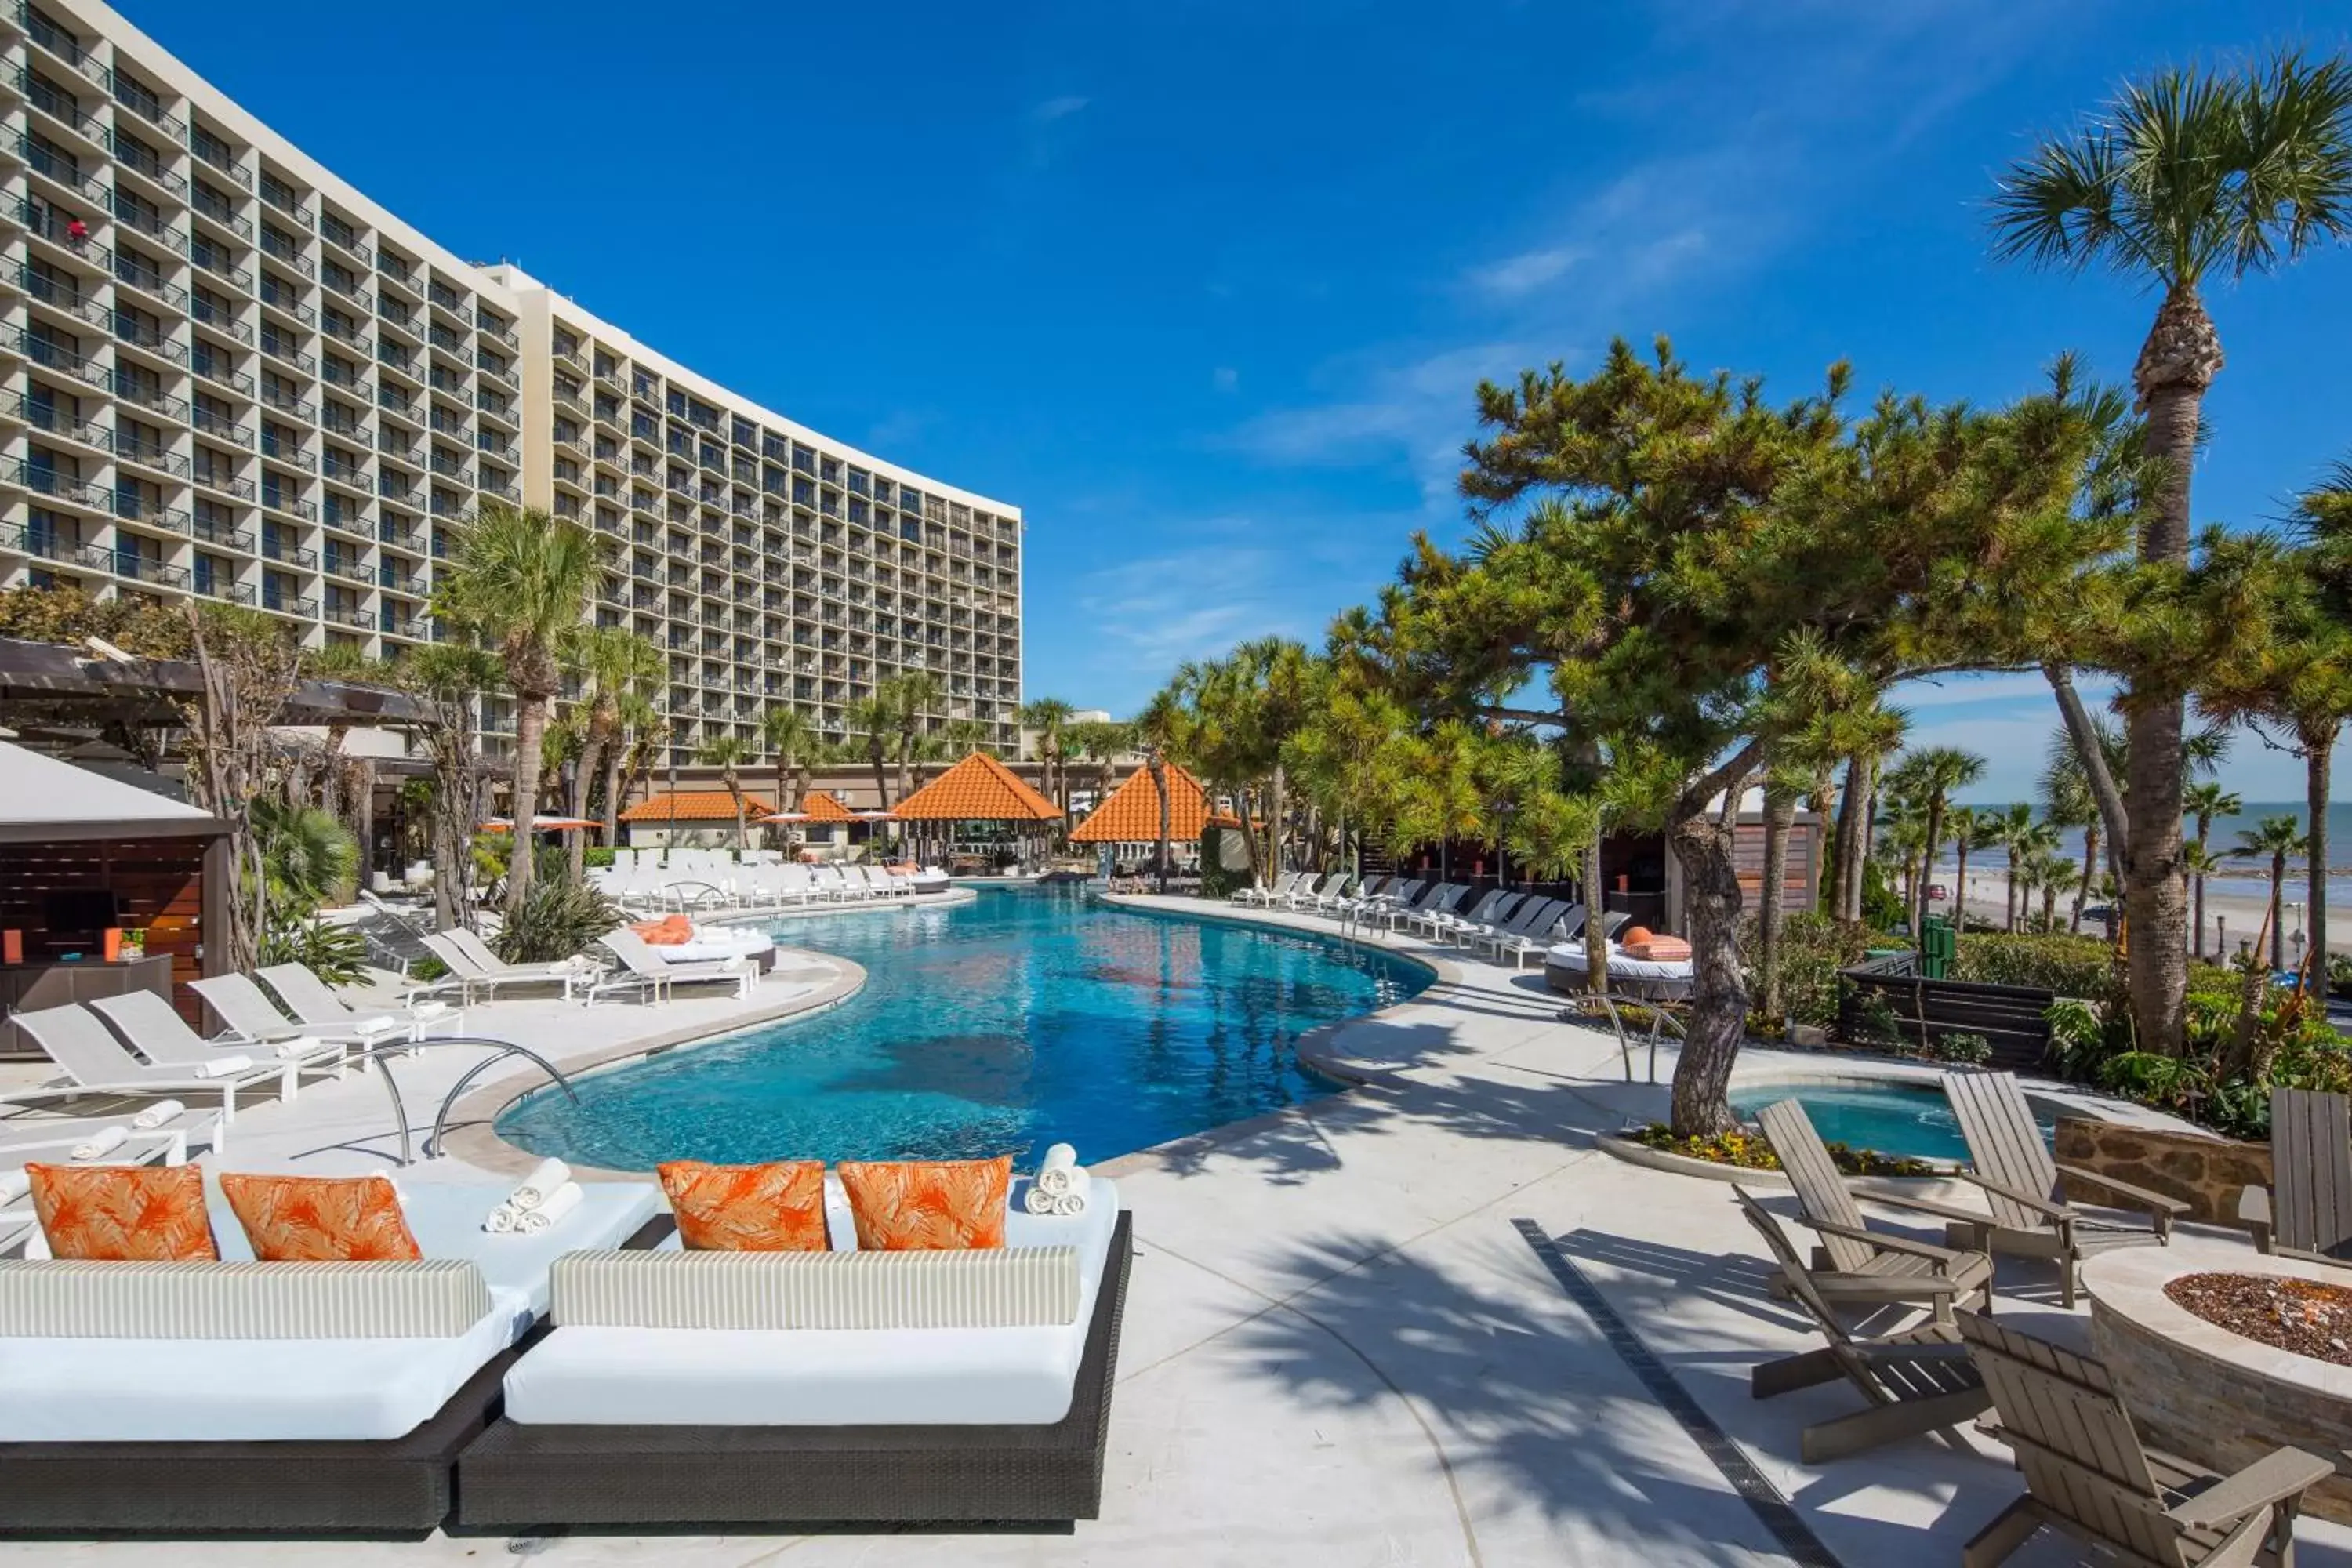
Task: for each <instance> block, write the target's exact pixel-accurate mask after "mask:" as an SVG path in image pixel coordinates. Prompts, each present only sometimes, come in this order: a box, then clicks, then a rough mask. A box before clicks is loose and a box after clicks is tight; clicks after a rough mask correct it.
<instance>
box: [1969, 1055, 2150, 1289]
mask: <svg viewBox="0 0 2352 1568" xmlns="http://www.w3.org/2000/svg"><path fill="white" fill-rule="evenodd" d="M1943 1085H1944V1098H1945V1100H1948V1101H1949V1102H1950V1104H1951V1107H1952V1115H1953V1116H1954V1118H1955V1119H1957V1120H1958V1122H1959V1124H1960V1135H1961V1136H1962V1137H1964V1138H1966V1139H1967V1140H1968V1142H1969V1164H1970V1165H1971V1166H1973V1167H1975V1168H1974V1169H1973V1170H1970V1171H1961V1172H1959V1173H1958V1176H1959V1178H1960V1179H1961V1180H1962V1181H1964V1182H1967V1183H1969V1184H1971V1185H1973V1186H1976V1187H1978V1188H1980V1189H1981V1190H1982V1191H1983V1193H1984V1195H1985V1202H1986V1204H1987V1205H1989V1206H1990V1208H1991V1210H1992V1217H1991V1219H1990V1221H1989V1222H1988V1221H1986V1220H1984V1219H1983V1218H1981V1217H1979V1219H1978V1220H1977V1222H1976V1223H1977V1225H1978V1227H1979V1231H1980V1233H1981V1242H1982V1245H1983V1247H1984V1249H1985V1250H1986V1251H1988V1252H1990V1253H1992V1254H1994V1255H1995V1256H1996V1257H1998V1256H2000V1255H2002V1254H2007V1255H2009V1256H2011V1257H2016V1258H2054V1259H2056V1260H2057V1263H2058V1281H2059V1283H2058V1292H2059V1300H2060V1302H2061V1304H2062V1305H2063V1306H2064V1307H2065V1309H2066V1310H2068V1311H2070V1312H2071V1311H2073V1310H2074V1297H2075V1294H2076V1292H2077V1290H2078V1289H2079V1288H2080V1281H2079V1279H2078V1278H2077V1276H2078V1272H2079V1269H2080V1268H2081V1264H2082V1261H2083V1259H2084V1258H2087V1257H2089V1256H2091V1255H2092V1254H2093V1253H2095V1252H2101V1251H2104V1250H2105V1249H2106V1248H2108V1247H2129V1246H2133V1245H2137V1244H2143V1243H2147V1242H2150V1241H2153V1242H2157V1243H2159V1244H2162V1243H2167V1242H2169V1241H2170V1240H2171V1239H2172V1222H2173V1219H2174V1217H2175V1216H2177V1215H2183V1214H2186V1213H2188V1212H2189V1205H2187V1204H2185V1203H2182V1202H2181V1201H2180V1200H2179V1199H2178V1198H2168V1197H2166V1196H2165V1195H2164V1194H2161V1193H2151V1192H2148V1191H2147V1190H2145V1189H2143V1188H2140V1187H2135V1186H2131V1185H2128V1184H2125V1183H2123V1182H2119V1181H2117V1180H2116V1179H2115V1178H2114V1177H2113V1176H2103V1175H2095V1174H2093V1173H2091V1172H2088V1171H2070V1170H2068V1169H2067V1168H2066V1167H2064V1166H2063V1165H2060V1164H2059V1163H2057V1162H2056V1161H2055V1160H2053V1159H2052V1158H2051V1156H2050V1145H2048V1144H2047V1143H2044V1142H2042V1129H2041V1128H2039V1127H2037V1126H2035V1125H2034V1124H2033V1110H2032V1107H2030V1106H2028V1105H2027V1104H2026V1103H2025V1091H2024V1090H2023V1089H2020V1088H2018V1086H2017V1075H2016V1074H2014V1073H2005V1072H1948V1073H1946V1074H1944V1076H1943ZM2062 1175H2068V1176H2074V1177H2076V1178H2078V1179H2080V1180H2082V1181H2084V1182H2088V1183H2091V1184H2094V1185H2095V1186H2098V1187H2102V1188H2105V1190H2106V1191H2108V1192H2111V1193H2113V1194H2116V1197H2117V1198H2119V1199H2120V1200H2121V1201H2122V1202H2123V1203H2125V1204H2127V1205H2130V1206H2131V1207H2132V1208H2135V1209H2138V1210H2141V1211H2143V1212H2145V1213H2146V1214H2147V1219H2148V1226H2149V1228H2147V1229H2141V1228H2139V1227H2138V1226H2132V1225H2126V1224H2119V1223H2117V1222H2116V1220H2113V1219H2110V1218H2107V1217H2105V1216H2104V1215H2095V1214H2092V1213H2090V1212H2089V1211H2087V1210H2084V1209H2083V1208H2080V1207H2078V1206H2076V1205H2074V1204H2072V1203H2070V1202H2068V1201H2067V1199H2066V1196H2065V1194H2064V1191H2063V1189H2062V1188H2061V1186H2060V1185H2059V1177H2060V1176H2062Z"/></svg>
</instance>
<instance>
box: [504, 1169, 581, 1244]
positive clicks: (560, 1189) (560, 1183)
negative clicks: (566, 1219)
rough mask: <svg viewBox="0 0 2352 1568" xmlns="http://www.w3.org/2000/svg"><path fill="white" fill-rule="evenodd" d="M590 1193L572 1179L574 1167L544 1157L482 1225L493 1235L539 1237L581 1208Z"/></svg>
mask: <svg viewBox="0 0 2352 1568" xmlns="http://www.w3.org/2000/svg"><path fill="white" fill-rule="evenodd" d="M587 1195H588V1194H585V1193H583V1192H582V1191H581V1190H580V1184H579V1183H577V1182H575V1181H573V1180H572V1167H571V1166H569V1165H567V1164H565V1163H563V1162H562V1161H561V1160H541V1162H540V1163H538V1164H537V1165H536V1166H534V1167H533V1168H532V1170H531V1173H530V1175H528V1176H525V1177H524V1178H523V1179H522V1185H520V1186H519V1187H517V1188H516V1189H515V1190H514V1191H513V1192H511V1193H509V1194H507V1196H506V1201H505V1202H503V1203H501V1204H499V1206H498V1207H496V1208H494V1209H492V1210H491V1211H490V1214H489V1217H488V1219H485V1220H484V1221H482V1228H483V1229H484V1230H487V1231H488V1232H489V1233H490V1234H491V1235H492V1236H509V1235H512V1236H537V1235H538V1234H539V1233H540V1232H541V1231H544V1230H551V1229H553V1228H554V1226H555V1222H556V1221H557V1220H560V1219H562V1217H563V1216H564V1215H568V1214H570V1213H571V1212H572V1210H573V1209H576V1208H578V1207H579V1206H580V1205H581V1203H582V1201H583V1199H585V1198H586V1197H587Z"/></svg>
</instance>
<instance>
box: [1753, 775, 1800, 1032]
mask: <svg viewBox="0 0 2352 1568" xmlns="http://www.w3.org/2000/svg"><path fill="white" fill-rule="evenodd" d="M1796 819H1797V792H1796V791H1794V790H1781V789H1776V788H1775V787H1773V786H1772V785H1771V784H1769V783H1768V784H1766V785H1765V786H1764V883H1763V886H1762V887H1760V888H1759V889H1757V894H1756V934H1757V949H1758V952H1757V963H1756V968H1757V981H1758V984H1759V988H1760V991H1761V994H1760V996H1759V999H1758V1002H1757V1005H1758V1006H1759V1007H1760V1008H1762V1009H1763V1011H1764V1015H1765V1016H1767V1017H1771V1018H1777V1017H1779V1016H1780V911H1781V906H1782V904H1783V903H1784V902H1785V900H1786V889H1787V884H1788V880H1789V829H1790V826H1791V825H1793V824H1794V823H1795V821H1796Z"/></svg>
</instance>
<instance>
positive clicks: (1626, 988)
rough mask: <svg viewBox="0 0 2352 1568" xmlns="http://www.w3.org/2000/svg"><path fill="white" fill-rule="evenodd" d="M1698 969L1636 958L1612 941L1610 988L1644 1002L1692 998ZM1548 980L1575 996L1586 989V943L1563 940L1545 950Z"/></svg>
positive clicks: (1680, 963) (1684, 963)
mask: <svg viewBox="0 0 2352 1568" xmlns="http://www.w3.org/2000/svg"><path fill="white" fill-rule="evenodd" d="M1696 977H1697V972H1696V970H1695V969H1693V968H1692V967H1691V961H1690V960H1689V959H1687V958H1681V959H1654V958H1635V957H1634V956H1633V954H1631V953H1629V952H1626V951H1625V950H1624V949H1622V948H1621V947H1619V946H1618V945H1617V944H1616V943H1615V942H1611V943H1610V944H1609V989H1610V990H1611V991H1612V992H1613V993H1615V994H1617V995H1620V996H1626V997H1631V998H1633V999H1634V1000H1636V1001H1642V1002H1681V1001H1685V1000H1687V999H1688V998H1689V996H1690V994H1691V987H1692V986H1693V985H1694V984H1696ZM1544 983H1545V984H1548V985H1549V986H1550V987H1551V988H1552V989H1553V990H1554V991H1559V992H1562V993H1565V994H1570V995H1574V994H1580V993H1581V992H1582V991H1583V989H1584V943H1583V942H1559V943H1556V944H1554V945H1553V946H1552V947H1551V948H1549V950H1547V951H1546V952H1545V953H1544Z"/></svg>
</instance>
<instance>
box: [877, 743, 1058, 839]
mask: <svg viewBox="0 0 2352 1568" xmlns="http://www.w3.org/2000/svg"><path fill="white" fill-rule="evenodd" d="M892 815H893V816H897V817H898V820H899V821H901V822H905V823H908V824H911V825H912V827H911V829H910V832H909V835H908V837H909V840H910V842H911V843H913V844H914V845H915V846H917V847H918V848H917V858H920V859H926V860H929V859H932V858H938V857H939V856H940V855H942V854H944V853H946V852H947V849H948V847H949V846H950V845H951V844H952V843H953V841H954V836H955V827H956V825H957V824H959V823H965V822H985V823H994V824H1001V825H1005V826H1011V827H1012V829H1013V838H1014V841H1015V842H1016V844H1017V845H1018V846H1019V849H1020V858H1021V859H1022V860H1024V862H1025V861H1027V860H1029V859H1031V858H1034V852H1035V851H1036V850H1037V849H1038V848H1039V847H1041V844H1040V841H1041V840H1042V839H1043V837H1045V835H1044V832H1043V829H1044V828H1045V825H1047V824H1049V823H1053V822H1058V821H1060V820H1061V816H1062V813H1061V808H1060V807H1058V806H1056V805H1055V804H1054V803H1053V802H1052V801H1050V800H1047V799H1046V798H1045V796H1044V795H1039V794H1038V793H1037V792H1036V791H1035V790H1034V789H1033V788H1031V787H1030V786H1029V785H1028V784H1026V783H1024V782H1023V780H1022V779H1021V777H1020V775H1019V774H1017V773H1014V772H1013V770H1012V769H1011V768H1008V767H1006V766H1005V765H1004V764H1003V763H1001V762H999V761H997V760H996V759H995V758H994V757H992V756H990V755H989V754H988V753H987V752H972V753H971V755H970V756H968V757H966V758H964V760H963V761H961V762H960V763H957V764H956V765H955V766H953V767H951V768H950V769H949V770H948V771H947V772H945V773H941V774H940V776H939V777H937V778H935V779H933V780H932V781H931V782H930V783H929V784H925V785H924V786H923V787H922V788H920V789H919V790H917V791H916V792H915V793H914V794H912V795H908V797H907V798H906V799H904V800H902V801H900V802H899V803H898V805H897V806H896V807H895V808H894V809H893V812H892Z"/></svg>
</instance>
